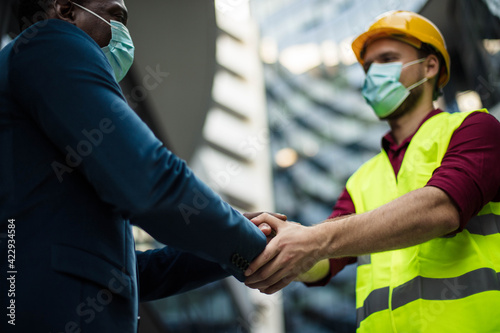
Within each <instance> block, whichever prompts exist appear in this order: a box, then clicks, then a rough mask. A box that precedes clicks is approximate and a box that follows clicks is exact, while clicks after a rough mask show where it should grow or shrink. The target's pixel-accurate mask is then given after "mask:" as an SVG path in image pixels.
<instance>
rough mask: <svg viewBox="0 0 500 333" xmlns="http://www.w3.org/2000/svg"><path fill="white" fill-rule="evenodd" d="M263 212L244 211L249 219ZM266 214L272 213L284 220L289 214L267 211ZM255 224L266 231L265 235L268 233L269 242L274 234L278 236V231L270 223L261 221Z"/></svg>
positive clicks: (244, 214)
mask: <svg viewBox="0 0 500 333" xmlns="http://www.w3.org/2000/svg"><path fill="white" fill-rule="evenodd" d="M262 214H264V212H252V213H243V216H245V217H246V218H247V219H249V220H250V221H252V219H253V218H255V217H257V216H259V215H262ZM266 214H270V215H272V216H274V217H276V218H278V219H280V220H282V221H286V220H287V216H286V215H283V214H280V213H266ZM255 225H256V226H257V227H259V229H260V231H262V232H263V233H264V235H266V237H267V242H268V243H269V241H270V240H271V239H272V238H273V237H274V236H276V231H275V230H273V229H272V228H271V226H270V225H269V224H267V223H259V224H257V223H255Z"/></svg>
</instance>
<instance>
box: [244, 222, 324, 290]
mask: <svg viewBox="0 0 500 333" xmlns="http://www.w3.org/2000/svg"><path fill="white" fill-rule="evenodd" d="M243 215H245V217H247V218H248V219H249V220H250V221H252V222H253V223H254V224H255V225H256V226H257V227H259V229H260V230H261V231H262V232H263V233H264V235H266V237H267V246H266V248H265V249H264V251H263V252H262V253H261V254H260V255H259V256H258V257H257V258H256V259H255V260H254V261H253V262H252V263H251V264H250V266H249V267H248V269H247V270H246V271H245V276H246V277H247V278H246V280H245V284H246V285H247V286H248V287H250V288H253V289H258V290H260V291H261V292H262V293H265V294H273V293H275V292H277V291H279V290H281V289H283V288H284V287H286V286H287V285H288V284H290V282H292V281H302V282H316V281H319V280H321V279H323V278H325V277H326V276H327V274H328V273H329V271H330V264H329V261H328V256H327V254H326V251H324V248H325V247H326V246H327V244H328V237H327V235H326V234H325V233H324V232H322V231H321V228H318V226H319V225H318V226H311V227H307V226H303V225H301V224H299V223H296V222H289V221H287V217H286V216H285V215H282V214H276V213H245V214H243Z"/></svg>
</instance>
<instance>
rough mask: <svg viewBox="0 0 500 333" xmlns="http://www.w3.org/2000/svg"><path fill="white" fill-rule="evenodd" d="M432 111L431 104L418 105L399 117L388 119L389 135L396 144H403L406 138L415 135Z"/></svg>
mask: <svg viewBox="0 0 500 333" xmlns="http://www.w3.org/2000/svg"><path fill="white" fill-rule="evenodd" d="M432 110H434V106H433V105H432V102H431V103H429V104H424V105H418V106H416V107H415V108H412V109H411V110H408V112H406V113H404V114H402V115H401V116H399V117H397V118H394V119H389V120H388V123H389V126H390V127H391V134H392V136H393V137H394V140H395V141H396V142H397V144H400V143H401V142H403V141H404V140H405V139H406V138H407V137H409V136H410V135H412V134H413V133H415V131H416V130H417V129H418V127H419V126H420V124H421V123H422V121H423V120H424V119H425V117H426V116H427V115H428V114H429V112H431V111H432Z"/></svg>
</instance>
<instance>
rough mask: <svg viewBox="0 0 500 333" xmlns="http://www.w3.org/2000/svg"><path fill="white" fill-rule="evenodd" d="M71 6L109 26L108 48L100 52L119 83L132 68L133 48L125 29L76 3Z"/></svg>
mask: <svg viewBox="0 0 500 333" xmlns="http://www.w3.org/2000/svg"><path fill="white" fill-rule="evenodd" d="M73 4H74V5H75V6H77V7H79V8H81V9H83V10H85V11H87V12H89V13H91V14H93V15H95V16H97V17H98V18H100V19H101V20H103V21H104V22H106V23H107V24H109V25H110V26H111V40H110V42H109V45H108V46H106V47H103V48H102V51H103V52H104V54H105V55H106V58H108V60H109V63H110V64H111V67H112V68H113V72H114V73H115V78H116V81H118V82H120V81H121V80H122V79H123V78H124V77H125V75H127V72H128V71H129V69H130V67H132V63H133V62H134V49H135V47H134V42H133V41H132V37H130V33H129V31H128V29H127V27H126V26H125V25H124V24H123V23H121V22H118V21H113V20H111V23H110V22H108V21H106V20H105V19H103V18H102V17H101V16H99V15H97V14H96V13H94V12H93V11H91V10H90V9H87V8H85V7H83V6H81V5H79V4H77V3H73Z"/></svg>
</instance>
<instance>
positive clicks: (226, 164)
mask: <svg viewBox="0 0 500 333" xmlns="http://www.w3.org/2000/svg"><path fill="white" fill-rule="evenodd" d="M15 2H16V1H15V0H1V2H0V48H2V47H3V46H5V45H6V44H7V43H9V42H10V41H11V40H12V39H13V38H15V36H16V35H17V34H18V32H19V31H18V24H17V22H16V16H15V14H14V12H13V10H12V8H13V7H14V5H15ZM125 3H126V5H127V7H128V9H129V13H130V20H129V29H130V31H131V34H132V37H133V39H134V42H135V44H136V60H135V63H134V66H133V67H132V70H131V71H130V73H129V74H128V75H127V77H126V78H125V80H124V81H122V83H121V84H122V88H123V91H124V94H125V95H126V97H127V99H128V100H129V103H130V105H131V107H132V108H133V109H134V110H135V111H136V112H137V113H138V114H139V115H140V116H141V118H142V119H143V120H144V121H145V122H146V123H147V124H148V125H149V126H150V127H151V129H152V130H153V131H154V132H155V134H156V135H157V136H158V137H159V138H160V139H161V140H162V141H163V142H164V143H165V145H166V146H167V147H168V148H169V149H171V150H172V151H173V152H174V153H176V154H177V155H178V156H180V157H181V158H183V159H185V160H186V161H187V162H188V163H189V165H190V166H191V167H192V168H193V169H194V171H195V173H196V174H198V175H199V176H200V177H201V178H202V179H204V180H205V181H206V182H207V183H208V184H209V185H210V186H211V187H212V188H213V189H214V190H215V191H217V192H218V193H219V194H220V195H221V196H222V197H223V198H224V199H225V200H226V201H228V202H229V203H230V204H231V205H233V206H234V207H235V208H237V209H238V210H240V211H261V210H267V211H277V212H281V213H285V214H287V215H288V217H289V219H290V220H294V221H298V222H301V223H303V224H306V225H311V224H315V223H318V222H321V221H322V220H324V219H325V218H327V217H328V215H329V214H330V213H331V210H332V207H333V205H334V204H335V201H336V199H337V196H338V195H339V194H340V192H341V191H342V189H343V187H344V184H345V182H346V180H347V178H348V177H349V176H350V175H351V174H352V173H353V172H354V170H356V169H357V168H358V167H359V166H360V165H361V164H362V163H363V162H364V161H366V160H367V159H368V158H370V157H372V156H373V155H375V154H376V153H377V152H378V151H379V149H380V138H381V136H382V135H383V134H384V133H385V132H386V131H387V130H388V128H387V127H386V125H385V124H384V123H381V122H379V121H378V120H377V118H376V117H375V116H374V115H373V112H372V111H371V109H370V108H369V107H368V106H367V105H366V104H365V102H364V100H363V98H362V96H361V93H360V90H361V87H362V84H363V80H364V73H363V71H362V69H361V67H360V66H359V65H358V64H357V63H356V59H355V57H354V54H353V53H352V51H351V48H350V44H351V41H352V40H353V38H354V37H355V36H357V35H358V34H360V33H361V32H363V31H364V30H366V29H367V28H368V26H369V25H370V23H371V22H373V21H374V20H375V18H376V17H377V16H378V15H380V14H382V13H384V12H386V11H388V10H396V9H405V10H411V11H415V12H419V13H421V14H422V15H424V16H426V17H427V18H429V19H431V20H432V21H433V22H434V23H435V24H436V25H437V26H438V27H439V28H440V30H441V32H442V33H443V35H444V37H445V39H446V42H447V44H448V51H449V53H450V55H451V59H452V65H451V73H452V75H451V81H450V83H448V85H447V86H446V87H445V89H444V95H443V96H442V97H441V98H440V99H439V100H438V101H437V103H436V105H437V106H438V107H440V108H442V109H444V110H446V111H449V112H460V111H468V110H472V109H478V108H482V107H486V108H488V109H489V111H490V113H492V114H493V115H495V116H496V117H497V118H500V68H499V67H500V1H499V0H216V1H215V2H213V1H209V0H182V1H181V0H161V1H160V0H126V1H125ZM0 70H1V69H0ZM167 222H168V221H167ZM135 232H136V241H137V247H138V249H148V248H153V247H158V246H162V245H161V244H158V243H156V242H155V241H154V240H153V239H151V238H150V237H149V236H148V235H147V234H146V233H144V232H143V231H142V230H139V229H136V231H135ZM354 284H355V266H354V265H351V267H347V268H346V269H344V271H342V272H341V273H340V274H339V275H338V276H336V277H335V278H334V279H333V280H332V281H331V282H330V283H329V284H328V285H327V286H325V287H318V288H307V287H305V286H304V285H302V284H300V283H292V284H291V285H290V286H289V287H287V288H285V289H284V290H283V291H282V292H281V293H278V294H277V295H273V296H264V295H261V294H259V293H258V292H255V291H251V290H248V289H247V288H245V287H244V286H243V285H242V284H240V283H239V282H237V281H236V280H235V279H234V278H228V279H225V280H223V281H220V282H216V283H213V284H210V285H208V286H205V287H203V288H200V289H198V290H195V291H192V292H189V293H186V294H182V295H177V296H174V297H170V298H168V299H165V300H161V301H156V302H150V303H145V304H141V307H140V312H141V322H140V332H148V333H155V332H179V333H180V332H203V333H205V332H248V333H257V332H266V333H282V332H290V333H292V332H293V333H295V332H297V333H298V332H300V333H303V332H354V331H355V305H354Z"/></svg>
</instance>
